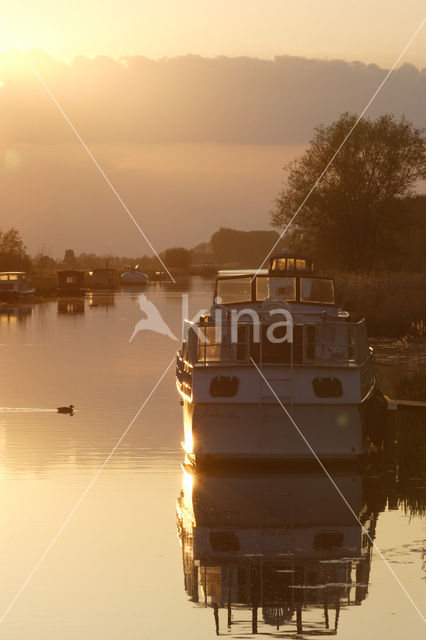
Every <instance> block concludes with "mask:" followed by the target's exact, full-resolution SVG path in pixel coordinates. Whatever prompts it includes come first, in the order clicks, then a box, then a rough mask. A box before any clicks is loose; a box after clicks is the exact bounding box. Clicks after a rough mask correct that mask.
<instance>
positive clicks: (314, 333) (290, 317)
mask: <svg viewBox="0 0 426 640" xmlns="http://www.w3.org/2000/svg"><path fill="white" fill-rule="evenodd" d="M176 375H177V388H178V391H179V393H180V395H181V404H182V405H183V418H184V432H185V434H184V435H185V440H184V449H185V452H186V454H187V458H188V460H189V461H190V462H191V463H192V464H197V465H199V466H203V465H206V464H215V463H217V462H219V463H223V462H226V461H232V463H234V462H235V461H236V460H240V461H248V460H251V461H253V460H257V461H259V460H260V461H261V460H265V459H268V460H287V461H288V460H308V459H309V460H312V459H313V453H312V450H313V451H314V452H315V454H316V455H317V456H318V457H319V458H320V459H321V460H324V461H330V460H331V461H333V460H334V461H335V460H338V461H348V460H350V461H356V460H358V459H360V458H361V457H363V456H365V455H366V454H367V453H369V452H371V451H372V450H376V451H377V448H378V447H380V444H381V441H382V439H383V434H382V429H381V424H382V421H383V416H384V411H386V405H385V403H384V401H383V398H382V396H381V395H380V394H379V392H378V390H377V387H376V380H375V375H374V361H373V351H372V349H371V348H369V346H368V341H367V331H366V323H365V320H360V321H353V320H352V319H351V317H350V314H349V313H348V312H347V311H343V310H341V309H339V308H338V306H337V303H336V297H335V287H334V281H333V279H332V278H329V277H324V276H320V275H316V274H315V273H314V271H313V264H312V261H311V260H310V259H309V258H307V257H306V256H301V255H295V254H292V253H290V252H289V251H287V250H285V251H284V252H283V253H281V254H279V255H275V256H273V257H272V258H271V260H270V262H269V269H268V271H267V272H266V273H265V272H264V273H256V274H255V273H251V274H247V273H246V272H245V273H244V275H241V274H240V275H227V276H221V275H219V277H217V279H216V286H215V292H214V300H213V304H212V306H211V308H210V312H209V313H206V314H205V315H203V316H201V317H200V319H199V321H198V322H195V323H194V322H189V321H186V326H185V338H184V342H183V345H182V348H181V349H180V350H179V351H178V354H177V367H176ZM281 405H283V406H281ZM283 407H284V408H283ZM290 416H291V417H290ZM294 423H295V424H296V425H297V428H296V427H295V426H294ZM299 430H300V432H301V433H302V434H303V437H302V436H301V433H300V432H299ZM306 441H307V442H308V443H309V445H310V446H308V445H307V444H306ZM311 448H312V450H311Z"/></svg>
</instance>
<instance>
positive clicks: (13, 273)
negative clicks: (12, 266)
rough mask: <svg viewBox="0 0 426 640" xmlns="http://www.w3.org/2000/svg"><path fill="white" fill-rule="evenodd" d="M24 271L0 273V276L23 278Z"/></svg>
mask: <svg viewBox="0 0 426 640" xmlns="http://www.w3.org/2000/svg"><path fill="white" fill-rule="evenodd" d="M26 273H27V272H26V271H0V276H6V275H8V276H25V275H26Z"/></svg>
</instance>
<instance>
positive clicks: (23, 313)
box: [0, 304, 33, 324]
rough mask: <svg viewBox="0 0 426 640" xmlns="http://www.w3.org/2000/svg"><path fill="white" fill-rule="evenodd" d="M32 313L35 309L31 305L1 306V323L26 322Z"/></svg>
mask: <svg viewBox="0 0 426 640" xmlns="http://www.w3.org/2000/svg"><path fill="white" fill-rule="evenodd" d="M32 312H33V308H32V306H30V305H22V304H20V305H19V306H17V305H14V306H11V305H4V306H0V323H1V324H3V323H5V324H12V323H15V322H25V321H26V319H27V318H28V316H30V315H31V314H32Z"/></svg>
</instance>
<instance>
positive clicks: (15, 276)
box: [0, 271, 35, 299]
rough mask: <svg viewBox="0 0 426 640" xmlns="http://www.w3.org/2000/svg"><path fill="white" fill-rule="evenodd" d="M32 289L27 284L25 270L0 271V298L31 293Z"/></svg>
mask: <svg viewBox="0 0 426 640" xmlns="http://www.w3.org/2000/svg"><path fill="white" fill-rule="evenodd" d="M34 291H35V289H32V288H30V286H29V285H28V281H27V274H26V273H25V271H2V272H0V298H3V299H4V298H20V297H23V296H27V295H31V294H32V293H34Z"/></svg>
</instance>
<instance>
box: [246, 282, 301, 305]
mask: <svg viewBox="0 0 426 640" xmlns="http://www.w3.org/2000/svg"><path fill="white" fill-rule="evenodd" d="M267 298H279V299H280V300H285V301H286V302H295V301H296V278H294V277H285V276H283V277H282V278H277V277H274V278H262V277H260V278H256V300H259V301H263V300H266V299H267Z"/></svg>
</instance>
